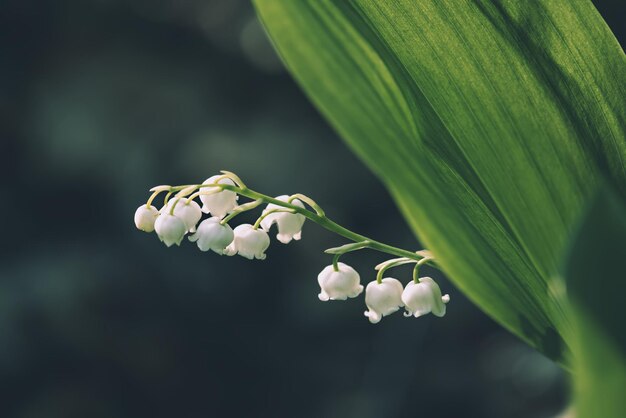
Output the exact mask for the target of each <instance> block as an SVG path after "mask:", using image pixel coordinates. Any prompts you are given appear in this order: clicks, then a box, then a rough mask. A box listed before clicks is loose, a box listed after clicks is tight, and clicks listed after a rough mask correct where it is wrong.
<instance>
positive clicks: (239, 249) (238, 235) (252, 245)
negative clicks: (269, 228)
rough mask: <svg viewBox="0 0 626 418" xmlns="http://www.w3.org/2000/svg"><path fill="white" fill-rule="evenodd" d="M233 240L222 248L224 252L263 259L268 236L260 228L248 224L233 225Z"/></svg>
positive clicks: (268, 244)
mask: <svg viewBox="0 0 626 418" xmlns="http://www.w3.org/2000/svg"><path fill="white" fill-rule="evenodd" d="M233 233H234V236H235V237H234V239H233V242H232V243H231V244H230V245H229V246H228V247H226V248H225V249H224V254H226V255H235V254H239V255H240V256H242V257H246V258H248V259H250V260H252V259H254V258H257V259H259V260H265V250H267V247H269V246H270V237H269V236H268V235H267V232H265V231H263V230H262V229H254V227H253V226H252V225H250V224H241V225H238V226H237V227H235V229H234V231H233Z"/></svg>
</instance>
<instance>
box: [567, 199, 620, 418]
mask: <svg viewBox="0 0 626 418" xmlns="http://www.w3.org/2000/svg"><path fill="white" fill-rule="evenodd" d="M625 243H626V208H625V207H624V205H623V204H622V202H620V200H619V199H618V198H617V197H616V196H615V195H614V194H612V193H611V191H610V190H608V189H607V190H603V191H602V193H600V194H599V195H598V197H597V198H596V199H595V201H594V202H593V204H592V205H591V207H590V210H589V213H588V214H587V216H586V217H585V220H584V222H583V223H582V226H581V228H580V231H579V233H578V234H577V237H576V239H575V240H574V244H573V246H572V249H571V251H570V254H569V258H568V261H567V263H566V265H565V273H564V275H565V277H566V278H567V289H568V294H569V296H570V299H571V302H572V306H573V308H574V309H573V310H572V311H573V315H574V318H575V320H576V325H577V338H576V339H575V344H574V345H573V347H574V354H575V355H574V361H573V366H574V381H575V388H576V392H577V400H576V403H577V405H576V406H577V412H578V414H579V416H581V417H602V418H620V417H623V416H624V411H626V397H625V396H624V388H626V329H624V318H626V307H625V306H624V295H625V294H626V280H624V278H625V277H626V245H625Z"/></svg>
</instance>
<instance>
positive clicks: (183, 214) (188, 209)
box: [161, 197, 202, 232]
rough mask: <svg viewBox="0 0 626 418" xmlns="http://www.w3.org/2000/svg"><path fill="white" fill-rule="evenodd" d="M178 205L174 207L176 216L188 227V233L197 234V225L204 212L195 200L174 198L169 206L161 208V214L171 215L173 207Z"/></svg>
mask: <svg viewBox="0 0 626 418" xmlns="http://www.w3.org/2000/svg"><path fill="white" fill-rule="evenodd" d="M176 201H178V203H176V206H174V216H176V217H178V218H180V219H181V220H182V221H183V222H184V223H185V226H186V227H187V232H195V231H196V225H197V223H198V221H199V220H200V218H202V211H201V210H200V205H199V204H197V203H196V201H195V200H189V201H187V198H185V197H183V198H180V200H179V199H178V198H172V199H170V200H169V201H168V202H167V205H165V206H163V207H162V208H161V213H170V210H171V209H172V205H173V204H174V203H175V202H176Z"/></svg>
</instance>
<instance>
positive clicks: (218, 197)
mask: <svg viewBox="0 0 626 418" xmlns="http://www.w3.org/2000/svg"><path fill="white" fill-rule="evenodd" d="M220 177H222V176H220V175H217V176H212V177H209V178H208V179H206V180H205V181H204V183H202V184H215V183H216V181H217V184H228V185H231V186H235V182H234V181H232V180H231V179H229V178H227V177H223V178H222V179H220V180H219V181H218V180H217V179H218V178H220ZM217 189H219V188H218V187H203V188H202V189H200V190H201V193H200V200H201V201H202V212H204V213H210V214H211V215H212V216H217V217H218V218H220V219H221V218H223V217H224V216H225V215H227V214H228V213H229V212H231V211H232V210H233V208H234V207H235V206H237V199H238V197H237V193H235V192H233V191H230V190H222V191H221V192H217V193H212V194H206V195H205V194H202V193H203V192H204V193H209V192H215V191H216V190H217Z"/></svg>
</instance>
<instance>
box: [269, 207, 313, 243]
mask: <svg viewBox="0 0 626 418" xmlns="http://www.w3.org/2000/svg"><path fill="white" fill-rule="evenodd" d="M276 199H278V200H280V201H282V202H287V201H288V200H289V196H287V195H282V196H277V197H276ZM291 203H292V204H293V205H295V206H299V207H301V208H303V207H304V204H303V203H302V202H301V201H300V200H298V199H294V200H292V201H291ZM277 209H284V208H283V207H281V206H278V205H275V204H273V203H270V204H269V205H267V207H266V208H265V209H264V210H263V215H265V214H266V213H268V212H270V211H272V210H277ZM305 219H306V218H305V217H304V215H301V214H299V213H289V212H274V213H270V214H269V215H266V216H265V217H264V218H263V220H262V221H261V228H263V229H264V230H265V231H268V232H269V230H270V228H271V226H272V225H273V224H277V225H278V234H277V235H276V239H278V241H280V242H282V243H283V244H289V243H290V242H291V240H292V239H295V240H296V241H297V240H299V239H300V238H301V237H302V225H303V224H304V220H305Z"/></svg>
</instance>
